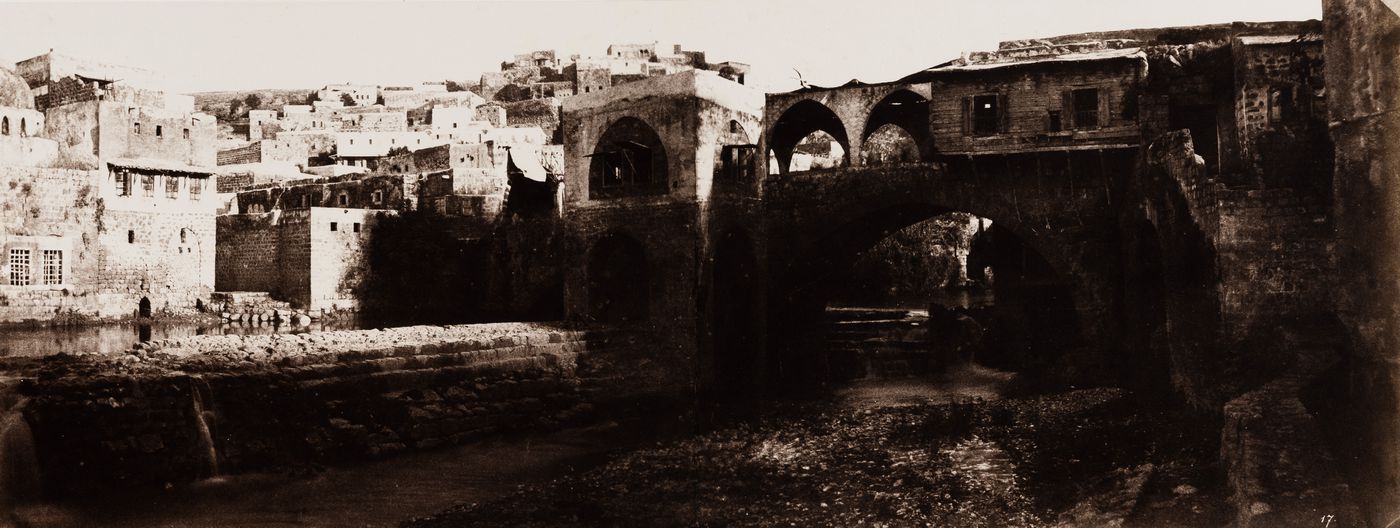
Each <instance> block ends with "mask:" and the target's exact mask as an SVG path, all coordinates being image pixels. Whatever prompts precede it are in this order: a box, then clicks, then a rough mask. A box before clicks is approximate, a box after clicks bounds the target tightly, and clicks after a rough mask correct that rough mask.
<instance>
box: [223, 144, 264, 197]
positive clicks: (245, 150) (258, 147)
mask: <svg viewBox="0 0 1400 528" xmlns="http://www.w3.org/2000/svg"><path fill="white" fill-rule="evenodd" d="M262 151H263V149H262V143H261V142H253V143H250V144H248V145H246V146H242V147H238V148H234V149H228V150H220V151H219V153H218V155H217V156H216V160H217V161H216V163H218V164H219V165H242V164H244V163H258V162H261V161H262ZM220 183H223V182H220ZM219 192H230V191H225V190H223V189H222V188H221V189H220V190H219Z"/></svg>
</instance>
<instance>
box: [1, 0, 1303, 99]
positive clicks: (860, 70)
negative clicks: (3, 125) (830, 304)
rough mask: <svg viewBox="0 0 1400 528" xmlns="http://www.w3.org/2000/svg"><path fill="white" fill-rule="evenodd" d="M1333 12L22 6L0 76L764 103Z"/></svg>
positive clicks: (1168, 4)
mask: <svg viewBox="0 0 1400 528" xmlns="http://www.w3.org/2000/svg"><path fill="white" fill-rule="evenodd" d="M1321 4H1322V2H1321V0H1248V1H1246V0H1171V1H1160V0H1159V1H1139V0H961V1H950V0H910V1H898V2H896V1H888V2H887V1H880V0H847V1H841V2H835V1H827V0H776V1H769V0H738V1H735V0H717V1H704V0H674V1H621V0H617V1H598V0H582V1H568V2H564V1H514V2H504V1H495V2H358V3H342V2H266V3H205V2H163V3H116V2H112V3H108V2H102V3H11V2H9V1H7V0H0V21H3V23H0V26H3V28H4V30H3V31H0V60H3V61H5V63H6V65H7V66H11V67H12V63H13V62H14V61H16V60H20V59H24V58H27V57H32V56H35V55H39V54H42V53H44V52H47V51H48V50H49V49H50V48H53V49H55V50H57V51H61V52H64V53H66V54H69V55H76V56H80V57H87V58H92V59H95V60H99V61H103V62H111V63H118V64H125V65H129V66H137V67H142V68H147V69H151V70H155V71H156V72H158V73H160V74H161V75H163V76H164V77H165V78H166V79H168V80H169V84H170V85H169V87H168V89H170V90H171V91H175V92H190V91H206V90H235V89H251V88H318V87H320V86H322V85H325V84H327V83H335V82H362V83H367V84H408V83H413V82H418V81H423V80H444V79H453V80H461V81H473V82H474V81H475V80H476V79H477V78H478V77H479V76H480V74H481V72H482V71H483V70H493V71H494V70H498V69H499V64H500V62H501V61H503V60H507V59H509V58H510V57H511V56H512V55H514V54H516V53H523V52H526V51H530V50H536V49H555V50H557V51H558V52H559V53H560V54H561V55H564V56H568V55H569V54H573V53H578V54H582V55H585V56H588V55H597V56H601V55H603V54H604V53H605V52H606V50H607V45H608V44H609V43H629V42H652V41H660V42H661V43H663V44H665V43H670V42H674V43H678V44H682V45H684V47H685V49H688V50H703V51H705V52H706V58H707V59H708V60H709V61H711V62H722V61H726V60H735V61H739V62H747V63H749V64H752V65H753V69H754V71H753V73H752V75H750V77H749V84H751V85H753V86H756V87H758V88H760V89H763V90H765V91H770V92H775V91H786V90H790V89H793V88H796V87H797V81H796V80H795V77H796V74H795V73H793V69H797V70H800V71H801V72H802V75H803V77H804V78H805V79H806V80H807V81H809V82H811V83H814V84H818V85H836V84H841V83H844V82H846V81H848V80H850V79H852V78H859V79H861V80H864V81H871V82H877V81H887V80H892V79H896V78H899V77H902V76H904V75H906V74H909V73H912V72H914V71H917V70H920V69H922V68H926V67H929V66H933V65H935V64H939V63H942V62H945V61H947V60H949V59H952V58H955V57H957V56H958V55H959V53H960V52H962V51H977V50H990V49H995V48H996V45H997V43H998V42H999V41H1002V40H1012V39H1023V38H1034V37H1048V36H1054V35H1062V34H1069V33H1080V32H1086V31H1104V30H1114V29H1127V28H1140V27H1163V26H1183V25H1195V24H1207V23H1218V22H1232V21H1269V20H1306V19H1314V18H1321V16H1322V6H1321Z"/></svg>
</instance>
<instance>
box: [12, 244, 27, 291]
mask: <svg viewBox="0 0 1400 528" xmlns="http://www.w3.org/2000/svg"><path fill="white" fill-rule="evenodd" d="M32 259H33V256H31V255H30V251H29V250H28V249H11V250H10V284H11V285H14V286H28V285H29V281H30V267H31V266H32V265H33V260H32Z"/></svg>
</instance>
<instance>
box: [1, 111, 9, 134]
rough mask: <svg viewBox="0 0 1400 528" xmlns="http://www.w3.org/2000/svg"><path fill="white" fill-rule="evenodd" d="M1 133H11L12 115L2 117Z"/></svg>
mask: <svg viewBox="0 0 1400 528" xmlns="http://www.w3.org/2000/svg"><path fill="white" fill-rule="evenodd" d="M0 134H2V135H6V136H8V135H10V117H9V116H5V117H0Z"/></svg>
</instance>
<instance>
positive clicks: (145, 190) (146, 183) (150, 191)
mask: <svg viewBox="0 0 1400 528" xmlns="http://www.w3.org/2000/svg"><path fill="white" fill-rule="evenodd" d="M155 195H156V176H155V175H154V174H142V175H141V196H145V197H147V198H152V197H155Z"/></svg>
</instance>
